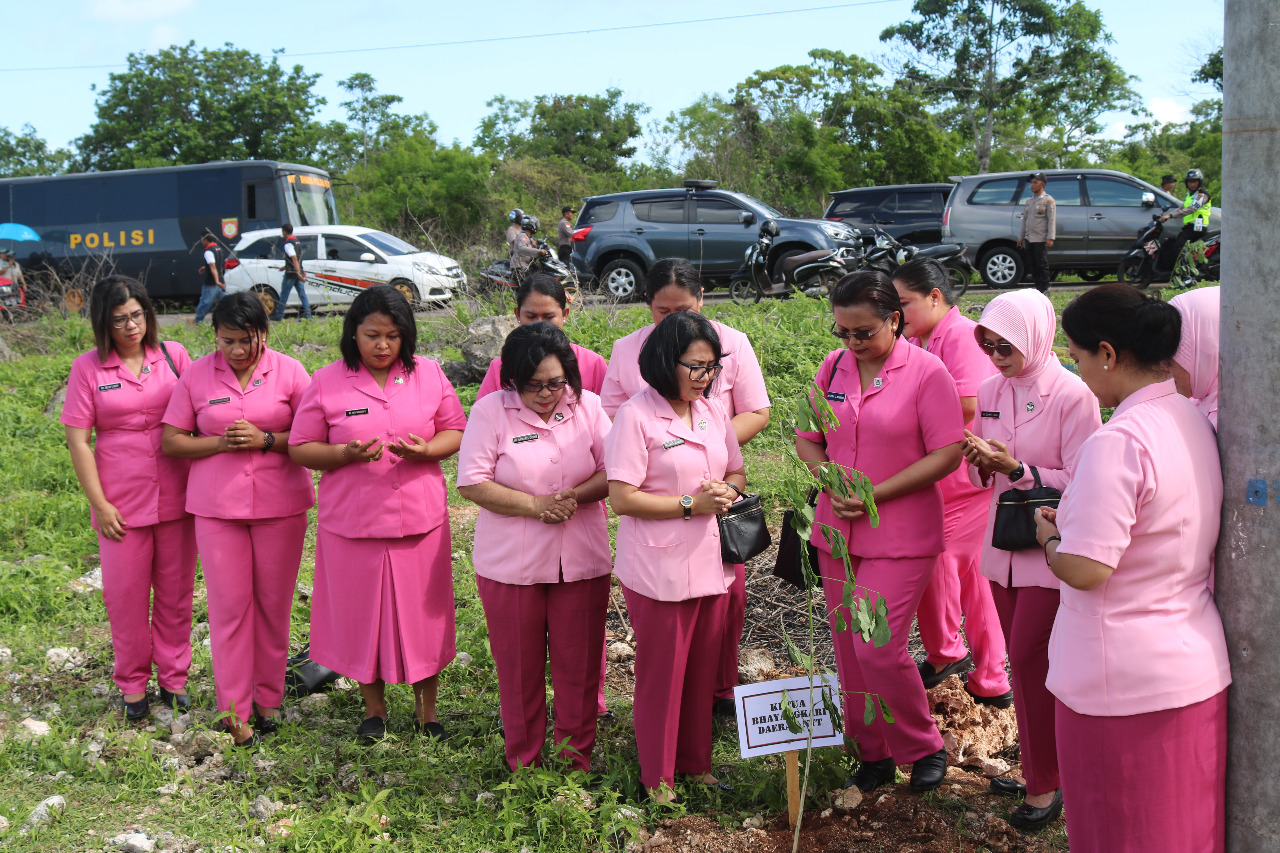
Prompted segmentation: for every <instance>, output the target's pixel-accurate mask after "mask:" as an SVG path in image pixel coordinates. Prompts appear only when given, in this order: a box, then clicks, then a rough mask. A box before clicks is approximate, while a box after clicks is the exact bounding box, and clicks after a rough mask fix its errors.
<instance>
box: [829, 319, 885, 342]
mask: <svg viewBox="0 0 1280 853" xmlns="http://www.w3.org/2000/svg"><path fill="white" fill-rule="evenodd" d="M889 319H890V318H888V317H886V318H885V321H884V322H883V323H881V324H880V325H879V326H878V327H877V328H876V329H875V331H872V332H868V331H867V330H866V329H842V328H840V327H839V326H837V325H836V324H835V323H832V324H831V334H833V335H835V336H836V337H837V338H839V339H840V340H842V341H847V340H849V338H853V339H854V340H855V341H869V340H871V339H872V338H874V337H875V336H876V335H878V334H880V330H881V329H883V328H884V327H885V326H886V325H887V324H888V323H889Z"/></svg>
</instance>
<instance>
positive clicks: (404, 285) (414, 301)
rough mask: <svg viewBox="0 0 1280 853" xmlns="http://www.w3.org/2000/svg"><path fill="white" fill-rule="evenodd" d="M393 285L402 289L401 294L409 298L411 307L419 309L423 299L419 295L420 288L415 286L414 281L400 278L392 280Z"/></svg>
mask: <svg viewBox="0 0 1280 853" xmlns="http://www.w3.org/2000/svg"><path fill="white" fill-rule="evenodd" d="M391 286H392V287H394V288H395V289H396V290H398V291H400V295H401V296H403V297H404V298H405V299H407V300H409V307H410V308H412V309H413V310H414V311H417V310H418V309H419V308H421V307H422V300H421V299H420V298H419V297H418V288H416V287H414V286H413V282H411V281H406V280H405V279H403V278H398V279H396V280H395V281H393V282H391Z"/></svg>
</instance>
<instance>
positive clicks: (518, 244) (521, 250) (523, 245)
mask: <svg viewBox="0 0 1280 853" xmlns="http://www.w3.org/2000/svg"><path fill="white" fill-rule="evenodd" d="M538 225H539V222H538V217H536V216H527V215H526V216H524V217H523V218H522V219H521V220H520V233H518V234H516V238H515V241H514V242H513V243H512V244H511V272H513V273H515V274H516V275H520V274H522V273H523V272H524V271H525V270H527V269H528V268H529V265H530V264H532V263H533V261H534V260H535V259H536V258H537V257H538V256H539V255H545V254H547V250H546V249H540V248H538V245H537V244H536V243H535V242H534V241H533V235H534V233H536V232H537V230H538Z"/></svg>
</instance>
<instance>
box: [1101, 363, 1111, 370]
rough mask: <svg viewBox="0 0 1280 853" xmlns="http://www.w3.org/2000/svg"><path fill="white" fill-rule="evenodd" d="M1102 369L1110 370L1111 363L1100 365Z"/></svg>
mask: <svg viewBox="0 0 1280 853" xmlns="http://www.w3.org/2000/svg"><path fill="white" fill-rule="evenodd" d="M1102 369H1103V370H1110V369H1111V365H1109V364H1104V365H1102Z"/></svg>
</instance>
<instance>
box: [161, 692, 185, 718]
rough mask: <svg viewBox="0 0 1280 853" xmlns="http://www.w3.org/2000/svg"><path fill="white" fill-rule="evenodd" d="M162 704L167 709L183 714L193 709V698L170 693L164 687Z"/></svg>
mask: <svg viewBox="0 0 1280 853" xmlns="http://www.w3.org/2000/svg"><path fill="white" fill-rule="evenodd" d="M160 704H161V705H163V706H165V707H166V708H172V709H173V710H175V711H178V712H179V713H181V712H182V711H185V710H187V709H188V708H190V707H191V697H190V696H188V695H187V694H185V693H183V694H182V695H181V696H179V695H178V694H177V693H170V692H169V691H168V690H165V689H164V688H163V687H161V688H160Z"/></svg>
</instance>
